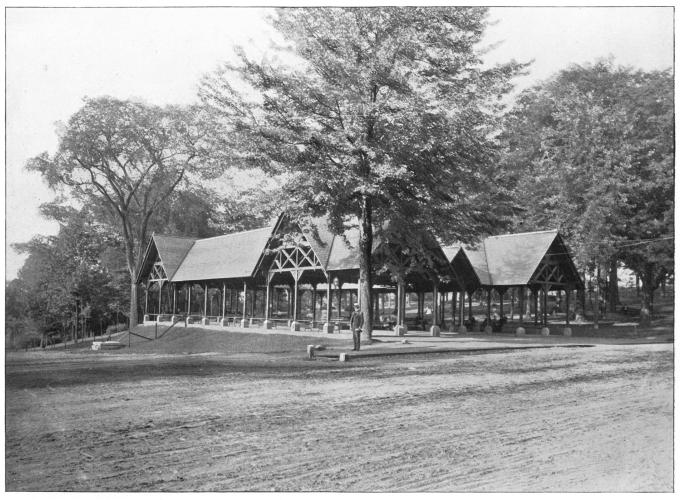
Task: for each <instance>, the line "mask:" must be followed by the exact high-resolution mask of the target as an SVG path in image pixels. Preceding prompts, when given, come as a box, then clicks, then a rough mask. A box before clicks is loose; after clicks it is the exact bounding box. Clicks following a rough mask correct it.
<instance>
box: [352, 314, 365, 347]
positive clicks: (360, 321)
mask: <svg viewBox="0 0 680 500" xmlns="http://www.w3.org/2000/svg"><path fill="white" fill-rule="evenodd" d="M362 326H364V315H363V314H362V313H361V311H360V310H359V304H354V311H352V315H351V316H350V317H349V327H350V328H351V329H352V340H354V349H352V350H353V351H358V350H359V348H360V347H361V327H362Z"/></svg>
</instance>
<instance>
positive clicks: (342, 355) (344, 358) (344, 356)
mask: <svg viewBox="0 0 680 500" xmlns="http://www.w3.org/2000/svg"><path fill="white" fill-rule="evenodd" d="M338 361H340V362H342V363H345V362H346V361H347V353H346V352H341V353H340V356H339V357H338Z"/></svg>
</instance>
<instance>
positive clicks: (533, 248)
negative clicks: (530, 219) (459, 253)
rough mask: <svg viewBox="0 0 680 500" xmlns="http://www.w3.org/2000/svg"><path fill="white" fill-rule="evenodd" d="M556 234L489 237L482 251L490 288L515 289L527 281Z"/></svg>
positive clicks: (540, 232)
mask: <svg viewBox="0 0 680 500" xmlns="http://www.w3.org/2000/svg"><path fill="white" fill-rule="evenodd" d="M555 238H557V231H556V230H552V231H536V232H533V233H519V234H506V235H502V236H491V237H489V238H486V239H485V240H484V251H485V253H486V260H487V265H488V271H489V274H490V278H491V281H492V282H491V283H490V284H492V285H496V286H515V285H524V284H526V283H528V282H529V280H530V279H531V277H532V276H533V274H534V272H535V271H536V268H537V267H538V265H539V264H540V263H541V260H542V259H543V257H544V256H545V254H546V253H547V252H548V249H549V248H550V245H551V244H552V242H553V241H555Z"/></svg>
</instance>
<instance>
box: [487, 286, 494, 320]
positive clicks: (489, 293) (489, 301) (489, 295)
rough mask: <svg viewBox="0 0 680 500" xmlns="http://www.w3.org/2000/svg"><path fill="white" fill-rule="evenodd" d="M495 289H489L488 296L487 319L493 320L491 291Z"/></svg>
mask: <svg viewBox="0 0 680 500" xmlns="http://www.w3.org/2000/svg"><path fill="white" fill-rule="evenodd" d="M492 290H493V289H492V288H489V290H488V291H487V294H486V317H487V318H491V291H492Z"/></svg>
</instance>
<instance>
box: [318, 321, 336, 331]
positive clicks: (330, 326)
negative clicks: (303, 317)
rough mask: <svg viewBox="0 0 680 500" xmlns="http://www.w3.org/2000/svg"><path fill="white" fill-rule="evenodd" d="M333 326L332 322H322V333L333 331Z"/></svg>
mask: <svg viewBox="0 0 680 500" xmlns="http://www.w3.org/2000/svg"><path fill="white" fill-rule="evenodd" d="M333 328H334V327H333V323H324V324H323V329H322V330H321V331H322V332H323V333H333Z"/></svg>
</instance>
